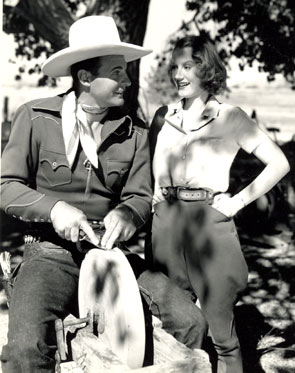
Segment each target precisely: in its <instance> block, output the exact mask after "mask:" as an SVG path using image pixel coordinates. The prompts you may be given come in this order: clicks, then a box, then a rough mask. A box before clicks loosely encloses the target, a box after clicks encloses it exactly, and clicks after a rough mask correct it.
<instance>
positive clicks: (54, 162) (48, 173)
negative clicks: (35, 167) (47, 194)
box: [40, 149, 72, 186]
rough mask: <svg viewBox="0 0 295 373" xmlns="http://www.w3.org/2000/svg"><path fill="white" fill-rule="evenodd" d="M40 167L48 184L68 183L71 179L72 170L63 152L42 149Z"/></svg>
mask: <svg viewBox="0 0 295 373" xmlns="http://www.w3.org/2000/svg"><path fill="white" fill-rule="evenodd" d="M40 168H41V173H42V175H43V177H44V179H45V180H47V182H48V183H49V185H50V186H59V185H64V184H69V183H70V182H71V181H72V172H71V169H70V167H69V163H68V161H67V158H66V155H65V154H60V153H55V152H52V151H48V150H44V149H42V150H41V151H40Z"/></svg>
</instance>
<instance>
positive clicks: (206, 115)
mask: <svg viewBox="0 0 295 373" xmlns="http://www.w3.org/2000/svg"><path fill="white" fill-rule="evenodd" d="M220 104H221V103H220V102H219V100H218V99H217V98H216V97H215V96H210V97H209V99H208V101H207V103H206V105H205V108H204V110H203V112H202V115H201V122H200V123H199V126H198V128H201V127H203V126H205V125H206V124H208V123H209V122H211V121H212V120H213V119H215V118H217V117H218V115H219V112H220ZM183 105H184V99H181V100H179V101H178V102H176V103H173V104H170V105H168V112H167V114H166V115H165V119H166V121H167V122H168V123H169V124H170V125H172V126H174V127H176V128H177V129H179V130H180V131H181V132H184V133H185V131H184V130H182V129H181V122H182V117H183V115H182V110H183Z"/></svg>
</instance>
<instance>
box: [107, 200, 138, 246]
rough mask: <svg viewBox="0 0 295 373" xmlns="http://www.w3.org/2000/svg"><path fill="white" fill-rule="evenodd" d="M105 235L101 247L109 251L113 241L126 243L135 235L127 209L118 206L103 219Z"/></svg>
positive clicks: (131, 217) (131, 218)
mask: <svg viewBox="0 0 295 373" xmlns="http://www.w3.org/2000/svg"><path fill="white" fill-rule="evenodd" d="M104 224H105V228H106V231H105V234H104V235H103V237H102V240H101V246H103V247H105V248H106V249H108V250H110V249H112V248H113V246H114V244H115V241H127V240H129V239H130V238H131V237H132V236H133V235H134V233H135V231H136V227H135V225H134V222H133V216H132V212H131V210H130V209H129V208H128V207H125V206H120V207H118V208H115V209H113V210H112V211H110V212H109V213H108V214H107V216H106V217H105V218H104Z"/></svg>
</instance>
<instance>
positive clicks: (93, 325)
mask: <svg viewBox="0 0 295 373" xmlns="http://www.w3.org/2000/svg"><path fill="white" fill-rule="evenodd" d="M94 319H95V317H93V316H92V315H88V317H87V318H84V319H76V318H74V317H73V316H70V317H68V318H67V319H66V320H64V321H63V322H62V321H61V320H57V322H56V332H57V340H58V354H57V361H58V364H57V369H56V371H57V372H60V373H82V372H84V373H97V372H111V373H131V372H134V373H166V372H169V373H172V372H173V373H183V372H185V373H211V372H212V370H211V364H210V362H209V358H208V355H207V353H206V352H205V351H203V350H199V349H195V350H191V349H189V348H187V347H186V346H185V345H183V344H182V343H180V342H178V341H177V340H176V339H175V338H174V337H172V336H171V335H170V334H168V333H166V332H165V330H163V329H162V327H161V322H160V320H158V319H156V318H154V323H153V324H154V331H153V337H154V364H153V365H151V366H148V367H144V368H139V369H130V368H129V367H128V366H127V365H126V364H124V363H123V362H122V361H120V359H119V358H118V357H117V356H116V355H115V354H114V353H113V352H112V351H111V350H110V348H109V347H108V346H107V345H106V344H104V343H103V342H102V341H101V340H100V338H99V333H97V330H99V329H100V325H99V320H94ZM96 319H97V316H96ZM93 320H94V322H93ZM97 321H98V322H97ZM95 333H96V334H97V336H96V335H95ZM65 360H68V361H65Z"/></svg>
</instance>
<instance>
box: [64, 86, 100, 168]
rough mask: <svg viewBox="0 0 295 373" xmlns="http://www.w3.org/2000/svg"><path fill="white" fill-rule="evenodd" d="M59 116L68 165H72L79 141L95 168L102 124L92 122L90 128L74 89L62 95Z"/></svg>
mask: <svg viewBox="0 0 295 373" xmlns="http://www.w3.org/2000/svg"><path fill="white" fill-rule="evenodd" d="M61 117H62V132H63V138H64V143H65V149H66V156H67V160H68V162H69V165H70V167H71V168H72V166H73V163H74V160H75V157H76V154H77V150H78V145H79V141H80V142H81V146H82V149H83V151H84V153H85V154H86V157H87V158H88V160H89V161H90V162H91V164H92V165H93V166H94V167H95V168H97V167H98V157H97V147H98V145H99V143H100V141H101V136H100V134H101V128H102V124H100V123H99V122H94V123H93V129H92V128H91V126H90V125H89V124H88V121H87V116H86V113H85V112H84V111H83V110H82V108H81V106H80V104H79V103H77V99H76V96H75V93H74V91H72V92H70V93H69V94H68V95H66V96H65V97H64V101H63V104H62V110H61ZM93 131H95V134H93Z"/></svg>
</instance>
